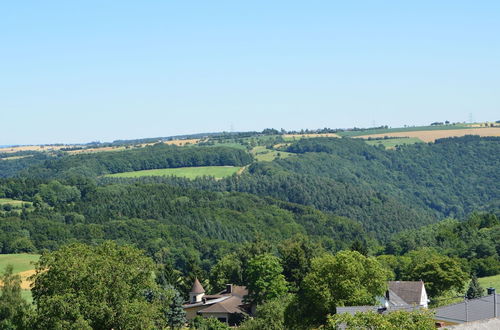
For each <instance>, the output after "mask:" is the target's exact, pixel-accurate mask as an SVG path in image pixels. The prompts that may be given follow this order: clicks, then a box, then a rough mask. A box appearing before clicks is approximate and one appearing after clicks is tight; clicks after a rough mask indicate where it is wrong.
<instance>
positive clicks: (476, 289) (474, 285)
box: [466, 275, 484, 299]
mask: <svg viewBox="0 0 500 330" xmlns="http://www.w3.org/2000/svg"><path fill="white" fill-rule="evenodd" d="M483 294H484V289H483V288H482V287H481V284H479V281H478V280H477V276H476V275H472V279H471V281H470V284H469V288H468V289H467V294H466V296H467V299H474V298H480V297H482V296H483Z"/></svg>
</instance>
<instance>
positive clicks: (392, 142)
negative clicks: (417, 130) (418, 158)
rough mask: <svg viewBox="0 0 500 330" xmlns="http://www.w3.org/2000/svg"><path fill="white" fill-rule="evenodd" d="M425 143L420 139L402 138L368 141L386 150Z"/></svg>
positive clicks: (367, 141)
mask: <svg viewBox="0 0 500 330" xmlns="http://www.w3.org/2000/svg"><path fill="white" fill-rule="evenodd" d="M423 142H424V141H422V140H420V139H419V138H400V139H380V140H366V143H368V144H370V145H374V146H376V145H380V144H381V145H383V146H384V147H385V148H386V149H392V148H394V147H396V146H397V145H403V144H414V143H423Z"/></svg>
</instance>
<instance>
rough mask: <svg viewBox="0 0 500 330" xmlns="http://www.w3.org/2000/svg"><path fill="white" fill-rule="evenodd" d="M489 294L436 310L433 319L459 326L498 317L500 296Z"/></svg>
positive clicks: (499, 315)
mask: <svg viewBox="0 0 500 330" xmlns="http://www.w3.org/2000/svg"><path fill="white" fill-rule="evenodd" d="M491 293H492V294H490V295H488V296H484V297H481V298H476V299H470V300H464V301H462V302H459V303H456V304H451V305H447V306H442V307H439V308H436V309H435V310H434V311H435V313H436V314H435V317H434V318H435V319H436V320H437V321H442V322H445V323H446V324H461V323H466V322H473V321H480V320H487V319H492V318H495V317H500V314H499V313H500V306H498V305H499V304H500V294H495V293H494V292H491Z"/></svg>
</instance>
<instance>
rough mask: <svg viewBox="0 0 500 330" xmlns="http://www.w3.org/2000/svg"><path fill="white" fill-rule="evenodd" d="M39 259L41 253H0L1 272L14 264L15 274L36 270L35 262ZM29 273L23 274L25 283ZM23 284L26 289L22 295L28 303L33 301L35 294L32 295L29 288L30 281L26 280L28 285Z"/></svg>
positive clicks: (22, 291)
mask: <svg viewBox="0 0 500 330" xmlns="http://www.w3.org/2000/svg"><path fill="white" fill-rule="evenodd" d="M38 259H40V255H38V254H25V253H18V254H0V274H2V273H3V271H4V270H5V267H6V266H7V265H12V266H13V267H14V269H13V271H14V274H18V273H21V272H25V271H28V270H34V269H35V265H34V263H35V262H37V261H38ZM28 275H29V274H28ZM28 275H26V274H25V275H23V276H22V279H23V285H24V283H25V282H26V277H27V276H28ZM23 285H22V287H23V288H26V289H22V290H21V297H23V298H24V299H25V300H26V301H27V302H28V303H32V302H33V296H32V295H31V290H29V289H27V288H29V282H26V286H23Z"/></svg>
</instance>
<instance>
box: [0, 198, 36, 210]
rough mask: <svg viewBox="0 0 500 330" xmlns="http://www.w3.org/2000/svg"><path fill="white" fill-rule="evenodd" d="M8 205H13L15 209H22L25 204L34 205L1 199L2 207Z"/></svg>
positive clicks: (0, 204)
mask: <svg viewBox="0 0 500 330" xmlns="http://www.w3.org/2000/svg"><path fill="white" fill-rule="evenodd" d="M7 204H9V205H11V206H12V207H13V208H21V207H22V205H23V204H29V205H31V204H32V203H31V202H25V201H20V200H16V199H10V198H0V206H2V205H7Z"/></svg>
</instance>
